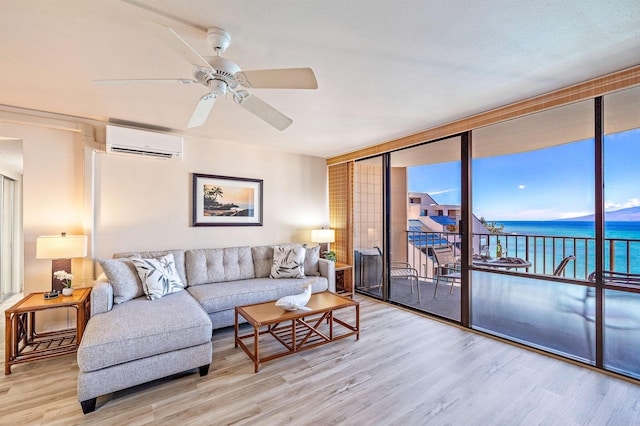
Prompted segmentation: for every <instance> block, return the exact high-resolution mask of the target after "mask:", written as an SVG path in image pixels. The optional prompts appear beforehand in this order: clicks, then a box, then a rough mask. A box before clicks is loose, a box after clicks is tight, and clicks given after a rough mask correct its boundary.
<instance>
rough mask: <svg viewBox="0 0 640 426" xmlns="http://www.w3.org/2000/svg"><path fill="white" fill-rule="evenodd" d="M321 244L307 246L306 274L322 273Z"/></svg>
mask: <svg viewBox="0 0 640 426" xmlns="http://www.w3.org/2000/svg"><path fill="white" fill-rule="evenodd" d="M319 262H320V246H315V247H311V248H309V247H307V248H306V253H305V255H304V274H305V275H307V276H312V275H320V267H319V266H318V263H319Z"/></svg>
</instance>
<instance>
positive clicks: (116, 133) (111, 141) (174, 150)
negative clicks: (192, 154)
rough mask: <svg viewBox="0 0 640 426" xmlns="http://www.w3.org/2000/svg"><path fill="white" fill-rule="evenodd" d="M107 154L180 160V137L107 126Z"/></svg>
mask: <svg viewBox="0 0 640 426" xmlns="http://www.w3.org/2000/svg"><path fill="white" fill-rule="evenodd" d="M107 152H108V153H117V154H129V155H139V156H144V157H154V158H165V159H180V158H182V137H181V136H176V135H169V134H166V133H157V132H149V131H146V130H138V129H131V128H127V127H116V126H110V125H107Z"/></svg>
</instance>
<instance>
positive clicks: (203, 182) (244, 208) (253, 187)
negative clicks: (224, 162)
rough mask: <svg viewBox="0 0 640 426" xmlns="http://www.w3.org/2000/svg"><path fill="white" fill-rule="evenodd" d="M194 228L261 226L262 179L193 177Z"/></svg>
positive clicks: (200, 175)
mask: <svg viewBox="0 0 640 426" xmlns="http://www.w3.org/2000/svg"><path fill="white" fill-rule="evenodd" d="M192 203H193V226H262V179H245V178H238V177H229V176H215V175H203V174H198V173H194V174H193V200H192Z"/></svg>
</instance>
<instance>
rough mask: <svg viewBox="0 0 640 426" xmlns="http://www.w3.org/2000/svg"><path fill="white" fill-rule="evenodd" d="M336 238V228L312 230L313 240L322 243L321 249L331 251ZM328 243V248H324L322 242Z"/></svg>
mask: <svg viewBox="0 0 640 426" xmlns="http://www.w3.org/2000/svg"><path fill="white" fill-rule="evenodd" d="M335 240H336V231H335V230H334V229H314V230H312V231H311V242H313V243H319V244H320V251H321V252H323V253H324V252H325V251H331V248H330V247H331V243H332V242H334V241H335ZM325 243H326V244H327V249H326V250H322V244H325Z"/></svg>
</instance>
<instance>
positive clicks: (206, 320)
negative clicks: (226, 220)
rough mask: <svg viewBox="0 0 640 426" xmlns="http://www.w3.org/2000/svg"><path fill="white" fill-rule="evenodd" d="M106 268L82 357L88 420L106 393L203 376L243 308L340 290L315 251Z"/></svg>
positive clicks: (254, 251)
mask: <svg viewBox="0 0 640 426" xmlns="http://www.w3.org/2000/svg"><path fill="white" fill-rule="evenodd" d="M274 253H275V255H274ZM100 264H101V266H102V269H103V270H104V272H105V274H104V275H103V277H102V278H100V279H98V281H97V282H96V284H95V286H94V287H93V290H92V293H91V319H90V320H89V322H88V324H87V327H86V329H85V332H84V335H83V337H82V342H81V343H80V347H79V348H78V355H77V357H78V367H79V373H78V399H79V401H80V403H81V405H82V410H83V412H84V413H85V414H86V413H89V412H92V411H94V410H95V407H96V399H97V397H98V396H101V395H105V394H109V393H112V392H115V391H118V390H122V389H126V388H128V387H132V386H136V385H139V384H142V383H145V382H149V381H152V380H156V379H159V378H162V377H166V376H169V375H172V374H177V373H180V372H183V371H187V370H191V369H195V368H198V369H199V372H200V375H201V376H204V375H206V374H207V373H208V371H209V364H210V363H211V359H212V346H211V336H212V332H213V330H214V329H218V328H222V327H227V326H230V325H233V324H234V318H235V317H234V311H235V307H236V306H241V305H247V304H252V303H261V302H266V301H270V300H276V299H278V298H280V297H283V296H287V295H291V294H297V293H300V292H301V291H302V290H301V285H302V284H303V283H305V282H306V281H307V280H308V278H304V277H309V276H318V279H317V280H316V281H315V282H314V284H313V287H312V291H313V292H314V293H316V292H321V291H326V290H329V291H335V266H334V263H333V262H331V261H328V260H326V259H322V258H320V256H319V247H318V246H316V247H312V248H305V247H302V246H300V245H295V244H294V245H280V246H256V247H232V248H215V249H192V250H167V251H156V252H135V253H133V252H131V253H117V254H115V255H114V258H113V259H108V260H101V261H100ZM150 299H151V300H150Z"/></svg>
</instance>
